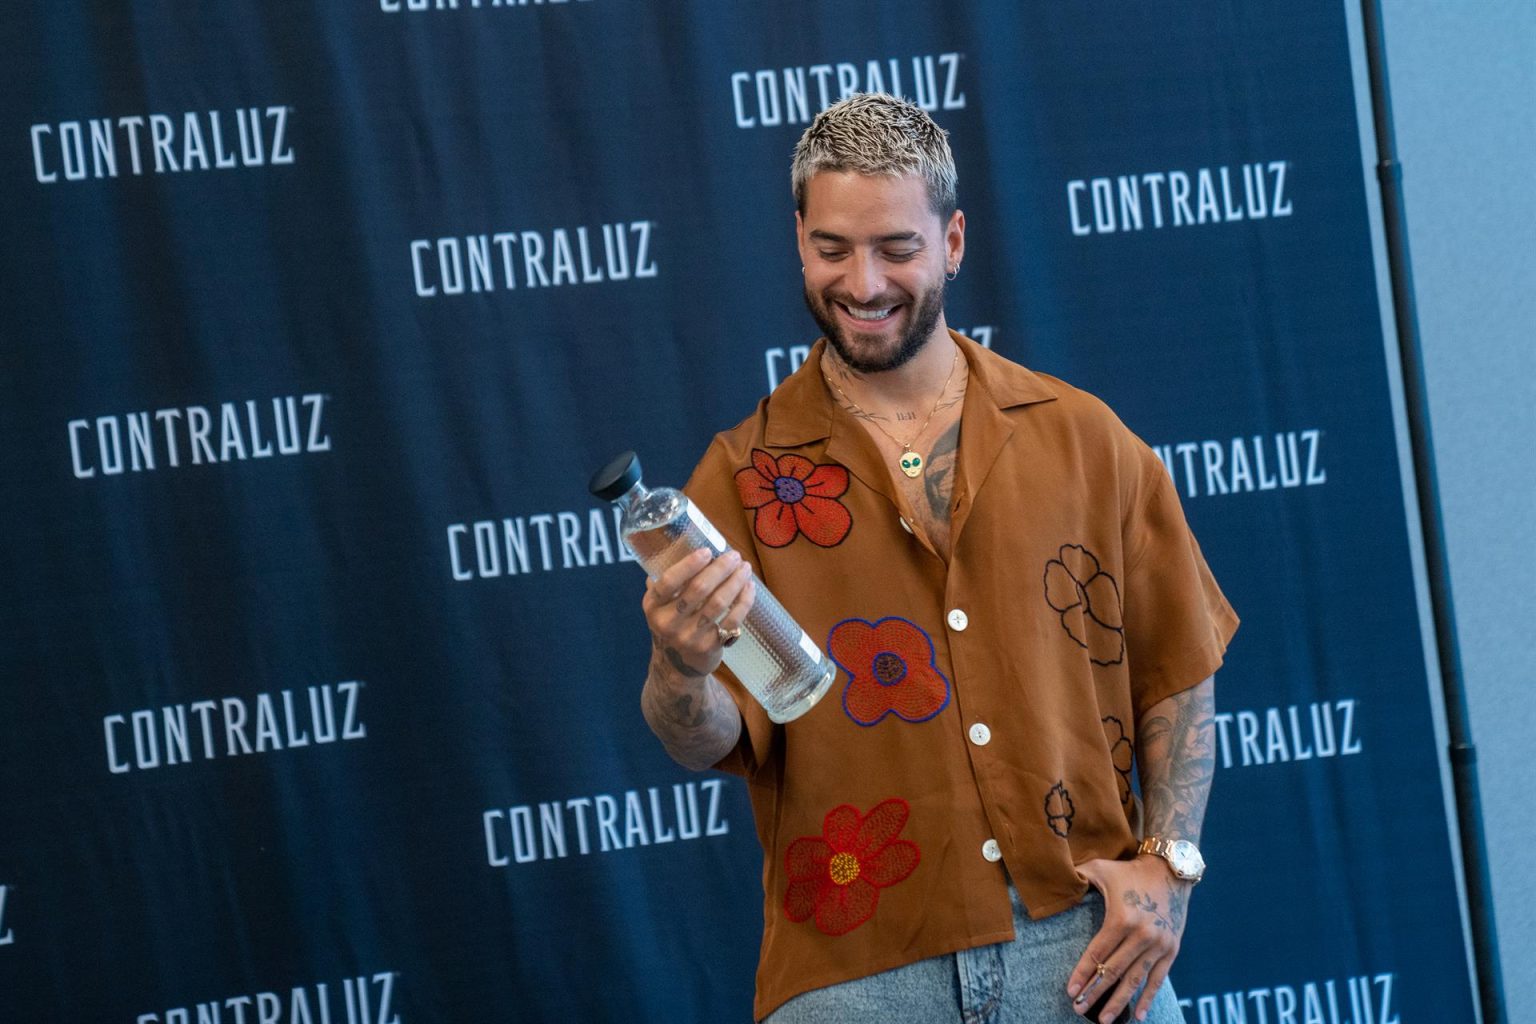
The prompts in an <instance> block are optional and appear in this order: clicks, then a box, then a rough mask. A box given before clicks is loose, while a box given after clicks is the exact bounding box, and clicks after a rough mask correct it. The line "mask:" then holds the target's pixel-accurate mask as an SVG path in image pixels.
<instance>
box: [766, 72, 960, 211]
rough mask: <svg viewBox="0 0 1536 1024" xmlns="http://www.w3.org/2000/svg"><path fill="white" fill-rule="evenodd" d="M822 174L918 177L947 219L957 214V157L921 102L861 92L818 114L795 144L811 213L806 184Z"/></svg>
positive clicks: (795, 166)
mask: <svg viewBox="0 0 1536 1024" xmlns="http://www.w3.org/2000/svg"><path fill="white" fill-rule="evenodd" d="M821 171H854V172H856V173H858V174H868V175H878V174H883V175H887V176H889V177H893V178H899V177H902V176H904V175H907V174H916V175H918V176H919V177H921V178H922V179H923V181H924V182H925V183H926V184H927V186H928V202H929V204H930V205H931V206H932V207H933V212H934V213H937V214H938V215H939V217H940V218H941V219H944V220H947V219H948V218H949V215H950V214H951V213H953V212H954V211H955V178H956V175H955V158H954V155H953V154H952V153H950V151H949V139H948V133H947V132H945V131H944V129H942V128H940V127H939V126H938V125H937V124H935V123H934V121H933V118H931V117H929V116H928V114H927V113H926V112H925V111H924V110H923V108H922V107H919V106H917V105H916V104H915V103H909V102H907V101H906V100H903V99H899V98H897V97H895V96H889V95H887V94H885V93H883V92H862V93H856V94H855V95H853V96H850V97H848V98H847V99H845V100H842V101H840V102H838V103H834V104H833V105H832V106H830V107H828V108H827V109H826V110H823V111H822V112H821V113H819V114H817V115H816V117H815V119H814V120H813V121H811V124H810V127H808V128H806V130H805V132H804V134H802V135H801V136H800V141H799V142H798V143H796V144H795V157H794V161H793V163H792V164H791V167H790V181H791V184H792V185H793V187H794V192H795V206H796V208H797V209H799V210H800V212H801V213H804V212H805V186H806V184H807V183H808V182H810V180H811V178H813V177H815V176H816V174H818V173H819V172H821Z"/></svg>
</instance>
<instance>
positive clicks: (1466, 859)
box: [1361, 0, 1508, 1024]
mask: <svg viewBox="0 0 1536 1024" xmlns="http://www.w3.org/2000/svg"><path fill="white" fill-rule="evenodd" d="M1361 8H1362V10H1363V12H1364V15H1365V55H1366V62H1367V65H1368V66H1369V69H1370V79H1371V109H1372V112H1373V115H1374V118H1375V127H1376V154H1377V160H1378V163H1377V165H1376V176H1377V177H1378V178H1379V179H1380V181H1381V212H1382V222H1383V224H1384V226H1385V229H1386V236H1387V261H1388V264H1389V266H1390V269H1391V278H1392V310H1393V313H1394V317H1395V319H1396V321H1397V348H1398V354H1399V358H1400V359H1401V360H1402V367H1403V397H1404V399H1405V404H1406V405H1407V407H1408V436H1409V439H1410V441H1411V443H1412V447H1413V476H1414V483H1415V487H1416V489H1417V491H1418V500H1419V521H1420V523H1421V525H1422V527H1423V534H1424V559H1425V563H1426V568H1427V570H1428V573H1429V599H1430V606H1431V608H1432V609H1433V614H1434V629H1435V649H1436V650H1437V651H1438V652H1439V657H1440V682H1441V686H1442V687H1443V688H1444V691H1445V717H1446V725H1447V729H1448V731H1449V733H1450V750H1449V754H1450V765H1451V780H1452V786H1453V788H1454V790H1455V795H1456V809H1457V815H1456V820H1457V824H1458V828H1459V832H1460V837H1461V860H1462V867H1463V870H1464V872H1465V874H1466V882H1467V912H1468V916H1469V917H1470V919H1471V925H1472V952H1473V958H1474V960H1475V961H1476V966H1477V991H1478V1001H1479V1003H1480V1004H1481V1005H1482V1010H1483V1024H1504V1022H1505V1021H1507V1020H1508V1017H1507V1015H1506V1013H1505V1009H1504V980H1503V974H1502V971H1501V969H1500V965H1499V939H1498V932H1497V929H1496V928H1495V927H1494V919H1493V894H1492V892H1491V889H1490V886H1489V876H1488V850H1487V846H1486V844H1485V843H1484V841H1483V812H1482V803H1481V800H1480V799H1479V797H1478V789H1477V748H1476V747H1475V746H1474V745H1473V743H1472V728H1471V723H1470V721H1469V719H1468V715H1467V694H1466V687H1465V685H1464V684H1463V682H1462V674H1461V649H1460V647H1459V646H1458V644H1457V639H1456V609H1455V605H1454V604H1453V603H1452V600H1451V577H1450V572H1449V569H1448V567H1447V561H1446V554H1445V528H1444V524H1443V523H1442V521H1441V516H1440V486H1439V481H1438V480H1437V479H1436V476H1435V458H1434V443H1433V436H1432V434H1431V433H1430V426H1429V399H1428V394H1427V391H1426V389H1425V386H1424V354H1423V351H1422V349H1421V348H1420V346H1419V320H1418V312H1417V310H1416V309H1415V307H1414V299H1413V271H1412V268H1411V266H1410V265H1409V261H1408V222H1407V218H1406V216H1405V214H1404V208H1403V168H1402V164H1400V163H1398V161H1397V142H1396V139H1395V137H1394V134H1393V130H1392V100H1391V95H1390V93H1389V92H1388V89H1387V49H1386V38H1385V36H1384V34H1383V32H1382V24H1381V0H1361Z"/></svg>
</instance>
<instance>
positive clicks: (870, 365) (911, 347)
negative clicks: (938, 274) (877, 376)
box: [805, 278, 944, 373]
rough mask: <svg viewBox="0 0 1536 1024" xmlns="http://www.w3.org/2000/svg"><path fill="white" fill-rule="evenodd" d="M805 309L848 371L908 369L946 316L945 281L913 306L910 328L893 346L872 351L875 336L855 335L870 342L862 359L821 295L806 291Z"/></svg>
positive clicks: (941, 280) (935, 286)
mask: <svg viewBox="0 0 1536 1024" xmlns="http://www.w3.org/2000/svg"><path fill="white" fill-rule="evenodd" d="M805 308H806V309H808V310H810V311H811V318H812V319H814V320H815V321H816V326H817V327H820V328H821V333H822V334H823V335H824V336H825V337H826V339H827V344H829V345H831V346H832V348H833V350H834V351H836V352H837V355H838V358H840V359H841V360H842V361H843V363H844V364H845V365H846V366H847V367H848V368H849V369H851V370H854V371H857V372H859V373H882V372H884V371H886V370H894V369H896V368H898V367H901V366H905V365H906V364H907V363H909V362H911V361H912V357H913V356H916V355H917V354H918V353H919V352H921V351H922V350H923V346H924V345H926V344H927V343H928V339H929V337H930V336H931V335H932V334H933V329H934V327H936V326H937V325H938V322H939V317H940V316H942V315H943V313H944V279H943V278H940V279H939V281H938V283H937V284H936V285H934V286H933V287H932V288H929V289H928V290H927V291H925V292H923V293H922V295H920V296H919V297H918V298H917V301H916V302H915V304H913V305H912V306H911V308H910V315H909V316H908V318H907V328H906V330H904V331H903V332H902V333H901V336H900V337H898V338H897V339H896V344H895V346H894V347H890V348H887V349H885V350H883V351H881V350H875V351H870V349H871V348H872V347H873V341H872V339H873V338H874V337H876V336H875V335H868V334H862V335H861V334H859V333H858V332H856V331H855V332H852V333H853V334H854V336H855V337H856V338H865V339H871V340H870V341H866V342H865V344H864V346H863V348H864V349H865V351H866V355H863V356H860V355H858V354H857V353H855V351H854V347H853V345H852V344H851V343H850V340H849V338H848V335H847V333H845V331H844V328H843V325H842V323H841V322H839V321H838V319H837V316H836V314H835V313H834V312H833V310H832V309H831V307H830V306H829V305H828V304H827V303H826V302H825V301H823V299H822V298H821V297H820V296H818V295H813V294H812V293H811V290H810V289H809V288H807V289H805Z"/></svg>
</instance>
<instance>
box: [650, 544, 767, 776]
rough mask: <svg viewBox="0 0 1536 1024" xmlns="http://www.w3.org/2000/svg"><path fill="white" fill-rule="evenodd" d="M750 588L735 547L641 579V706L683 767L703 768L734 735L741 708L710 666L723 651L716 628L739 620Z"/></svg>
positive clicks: (748, 604) (726, 747)
mask: <svg viewBox="0 0 1536 1024" xmlns="http://www.w3.org/2000/svg"><path fill="white" fill-rule="evenodd" d="M755 592H756V591H755V584H754V583H753V580H752V569H751V566H750V565H748V564H747V563H746V562H744V561H742V559H741V556H740V555H738V554H737V553H736V552H734V551H728V552H726V553H725V554H723V555H721V556H719V557H718V558H713V559H711V558H710V557H709V555H708V552H703V551H696V552H694V553H693V554H691V555H689V556H688V557H687V558H684V559H682V560H681V561H679V562H678V563H677V564H676V565H674V566H672V567H671V568H670V569H668V570H667V571H666V572H664V573H662V574H661V576H660V577H658V578H656V579H653V580H647V581H646V586H645V597H644V599H643V600H642V602H641V605H642V607H643V608H644V610H645V619H646V623H647V625H649V626H650V629H651V664H650V670H649V671H648V672H647V674H646V677H645V688H644V689H643V690H642V691H641V694H640V710H641V712H642V713H643V714H644V715H645V721H646V724H648V725H649V726H650V727H651V731H652V732H654V733H655V734H656V737H657V738H658V739H660V740H661V743H662V746H663V747H665V748H666V751H667V753H668V754H669V755H671V757H672V759H673V760H674V761H676V762H677V763H678V764H680V765H682V766H683V767H685V768H691V769H693V770H695V771H698V770H702V769H704V768H708V767H710V766H711V765H713V764H715V763H716V762H718V761H719V760H720V759H721V758H723V757H724V756H725V755H726V754H728V753H730V752H731V750H732V748H734V747H735V746H736V741H737V740H738V739H739V738H740V737H741V712H740V711H738V710H737V709H736V702H735V701H733V700H732V699H731V695H730V694H729V693H727V692H726V690H725V687H724V686H722V685H721V684H720V681H719V680H718V679H716V678H715V677H714V676H713V675H711V673H712V672H714V670H715V669H716V668H717V667H718V666H719V664H720V661H721V656H722V654H723V653H724V648H723V647H722V646H721V642H720V631H721V630H722V629H725V630H730V629H739V628H740V627H741V624H742V622H743V621H745V620H746V617H747V611H748V610H749V609H751V607H752V598H753V595H754V594H755Z"/></svg>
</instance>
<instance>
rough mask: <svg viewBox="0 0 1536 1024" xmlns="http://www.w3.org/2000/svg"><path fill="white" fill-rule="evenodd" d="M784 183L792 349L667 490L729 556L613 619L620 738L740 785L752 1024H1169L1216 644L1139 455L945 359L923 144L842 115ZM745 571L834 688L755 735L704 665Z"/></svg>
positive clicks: (750, 715)
mask: <svg viewBox="0 0 1536 1024" xmlns="http://www.w3.org/2000/svg"><path fill="white" fill-rule="evenodd" d="M792 179H793V185H794V194H795V200H796V204H797V210H796V214H795V225H796V237H797V241H798V245H799V252H800V258H801V261H802V263H803V266H804V275H805V302H806V305H807V306H808V307H809V309H810V311H811V315H812V316H813V317H814V318H815V319H816V322H817V324H818V326H819V327H820V328H821V331H822V335H823V337H822V340H821V341H819V342H818V343H817V344H816V346H815V347H814V348H813V349H812V350H811V354H810V356H809V358H808V359H807V360H806V362H805V364H804V365H803V366H802V367H801V368H800V369H799V370H798V371H797V372H796V373H795V374H794V375H792V376H791V377H790V378H789V379H787V380H786V381H784V383H783V384H781V385H780V386H779V387H778V389H776V390H775V391H774V392H773V394H771V395H770V396H768V397H767V398H766V399H764V400H763V402H762V403H760V404H759V406H758V408H757V410H756V411H755V412H754V413H753V414H752V415H751V416H749V417H748V418H747V419H746V420H744V421H742V423H741V424H740V425H738V426H737V427H735V428H734V429H732V430H729V431H726V432H725V433H723V434H720V435H719V436H717V437H716V438H715V440H714V443H713V444H712V445H711V446H710V448H709V450H708V452H706V453H705V456H704V458H703V460H702V461H701V462H700V463H699V466H698V468H697V469H696V470H695V471H694V475H693V478H692V480H691V481H690V482H689V484H688V487H687V491H688V493H689V495H690V496H691V497H692V499H693V500H694V501H695V502H696V503H697V504H698V505H699V506H700V507H701V509H702V510H703V511H704V512H705V514H706V515H708V516H709V518H710V519H711V520H712V521H713V522H714V523H715V525H716V526H717V527H719V528H720V530H721V532H722V533H724V534H725V535H726V537H727V539H728V540H729V542H730V546H731V549H732V550H731V551H729V552H728V553H726V554H724V555H721V556H719V557H717V558H714V559H712V560H711V559H710V558H709V556H708V554H707V553H696V554H695V555H693V556H691V557H690V558H688V559H685V560H683V561H681V562H679V563H678V564H677V565H675V566H673V567H672V568H671V569H670V570H668V571H667V572H666V573H664V574H663V575H662V576H661V577H660V578H658V579H655V580H651V581H649V582H648V583H647V586H646V593H645V597H644V599H643V607H644V610H645V614H646V618H647V622H648V624H649V626H650V628H651V632H652V634H653V637H652V639H653V648H654V650H653V655H652V658H651V664H650V670H649V673H648V675H647V678H646V683H645V688H644V690H643V691H642V698H641V704H642V710H643V711H644V714H645V717H646V720H647V722H648V723H649V724H650V726H651V729H652V730H653V731H654V732H655V733H656V735H657V736H658V737H659V738H660V739H661V740H662V742H663V744H664V745H665V747H666V749H667V750H668V752H669V753H670V754H671V755H672V756H673V757H674V758H675V759H676V760H677V761H679V762H680V763H682V764H684V765H687V766H689V767H692V768H707V767H711V766H714V767H718V768H721V769H724V770H727V771H731V772H735V773H737V774H740V775H742V776H744V777H745V778H746V780H747V782H748V787H749V792H750V795H751V799H752V805H753V812H754V816H755V819H756V824H757V832H758V838H759V840H760V841H761V842H762V845H763V850H764V857H765V860H764V870H763V883H764V894H765V899H764V934H763V944H762V950H761V956H760V961H759V968H758V978H757V999H756V1004H755V1016H756V1018H758V1019H768V1020H770V1021H772V1022H774V1024H801V1022H822V1021H826V1022H844V1021H851V1020H866V1019H868V1020H877V1019H883V1020H891V1021H921V1022H930V1021H935V1022H936V1021H955V1022H956V1024H960V1022H967V1024H968V1022H973V1021H974V1022H982V1021H986V1022H1020V1024H1022V1022H1029V1024H1042V1022H1044V1024H1049V1022H1053V1021H1063V1022H1069V1021H1074V1020H1077V1019H1078V1018H1079V1016H1081V1015H1091V1017H1092V1019H1094V1020H1099V1021H1103V1022H1109V1021H1112V1020H1115V1019H1117V1018H1123V1017H1124V1016H1126V1015H1134V1016H1135V1017H1136V1018H1137V1019H1142V1020H1150V1021H1154V1022H1157V1024H1169V1022H1175V1021H1179V1020H1180V1019H1181V1017H1180V1013H1179V1009H1178V1005H1177V1001H1176V999H1175V997H1174V995H1173V991H1172V988H1171V987H1170V986H1169V985H1168V984H1167V975H1168V970H1169V968H1170V966H1171V965H1172V964H1173V962H1174V958H1175V957H1176V956H1177V954H1178V950H1179V943H1180V939H1181V937H1182V935H1183V931H1184V923H1185V913H1186V909H1187V906H1188V901H1189V895H1190V890H1191V888H1192V887H1193V886H1194V884H1195V883H1196V882H1198V881H1199V878H1200V875H1201V873H1202V872H1203V870H1204V863H1203V861H1202V859H1201V857H1200V854H1199V851H1198V849H1197V846H1196V844H1197V843H1198V841H1199V833H1200V825H1201V820H1202V818H1203V816H1204V812H1205V804H1206V798H1207V794H1208V792H1209V788H1210V782H1211V775H1212V771H1213V768H1214V749H1213V735H1212V715H1213V686H1214V683H1213V678H1212V677H1213V674H1214V672H1215V670H1216V669H1217V667H1218V666H1219V665H1220V664H1221V660H1222V657H1223V655H1224V653H1225V650H1226V646H1227V642H1228V640H1229V639H1230V638H1231V636H1232V633H1233V631H1234V630H1235V629H1236V627H1237V619H1236V616H1235V615H1233V613H1232V610H1231V608H1230V607H1229V606H1228V605H1227V602H1226V600H1225V599H1224V598H1223V597H1222V594H1221V591H1220V589H1219V588H1218V587H1217V585H1216V583H1215V581H1214V580H1213V579H1212V577H1211V574H1210V571H1209V570H1208V568H1207V567H1206V564H1205V561H1204V559H1203V558H1202V557H1201V554H1200V550H1199V547H1198V546H1197V545H1196V543H1195V541H1194V538H1193V537H1192V536H1191V535H1190V533H1189V530H1188V528H1187V526H1186V524H1185V521H1184V517H1183V513H1182V511H1181V509H1180V506H1179V500H1178V495H1177V493H1176V492H1175V490H1174V488H1173V486H1172V483H1171V481H1170V480H1169V479H1168V476H1167V473H1166V472H1165V471H1164V470H1163V468H1162V464H1161V463H1160V462H1159V461H1158V459H1157V457H1156V456H1155V455H1154V454H1153V453H1152V452H1151V451H1150V450H1149V449H1148V448H1147V446H1146V445H1145V444H1143V443H1142V442H1141V441H1140V440H1138V439H1137V438H1136V437H1135V436H1134V435H1132V434H1131V433H1130V432H1129V431H1128V430H1127V429H1126V428H1125V427H1124V426H1123V425H1122V424H1121V423H1120V422H1119V420H1118V419H1116V418H1115V416H1114V415H1113V414H1112V413H1111V412H1110V411H1109V410H1108V409H1107V408H1105V407H1104V405H1103V404H1102V403H1100V402H1099V401H1097V400H1096V399H1094V398H1092V397H1091V396H1089V395H1087V394H1085V393H1084V392H1081V391H1078V390H1077V389H1075V388H1072V387H1071V386H1069V385H1067V384H1065V383H1063V382H1061V381H1059V380H1056V379H1054V378H1051V377H1048V376H1046V375H1044V374H1038V373H1033V372H1031V371H1029V370H1027V369H1025V368H1024V367H1022V366H1019V365H1017V364H1015V363H1012V362H1009V361H1008V360H1006V359H1004V358H1002V357H1001V356H998V355H996V354H994V353H992V352H990V351H988V350H986V349H984V348H982V347H981V346H978V345H976V344H975V343H974V342H971V341H970V340H968V339H966V338H964V337H962V336H960V335H959V334H956V333H955V332H953V331H951V330H949V329H948V326H947V324H946V322H945V318H944V286H945V281H946V279H953V278H954V276H955V275H956V274H958V273H959V272H960V267H961V263H962V260H963V258H964V256H965V229H966V224H965V216H964V214H963V213H961V212H960V210H959V209H958V208H957V207H956V199H955V186H956V175H955V167H954V160H953V157H952V156H951V154H950V150H949V145H948V142H947V141H946V138H945V134H944V132H943V131H942V130H941V129H940V128H939V127H938V126H937V125H935V124H934V123H933V121H932V120H931V119H930V118H929V117H928V116H927V114H925V113H924V112H923V111H922V110H921V109H919V108H917V107H915V106H913V105H912V104H910V103H906V102H904V101H901V100H898V99H895V98H893V97H890V96H884V95H879V94H864V95H859V96H854V97H852V98H850V99H847V100H844V101H843V102H841V103H838V104H837V105H835V106H833V107H831V108H829V109H827V110H826V111H823V112H822V113H821V114H820V115H818V116H817V117H816V119H815V120H814V121H813V122H812V124H811V125H810V127H809V128H808V129H807V130H806V132H805V134H804V135H803V136H802V138H801V139H800V143H799V145H798V146H797V148H796V150H795V156H794V163H793V169H792ZM754 571H755V573H756V575H757V576H758V577H759V578H761V579H762V580H763V581H764V583H765V584H766V585H767V586H768V587H769V588H770V589H771V590H772V591H773V592H774V594H775V595H776V596H777V597H778V598H779V599H780V601H782V602H783V604H784V605H785V607H786V608H788V609H789V610H790V612H791V613H792V614H793V615H794V616H795V617H796V619H798V620H799V622H800V623H801V624H802V625H803V626H804V627H805V628H806V630H807V631H808V632H809V633H810V634H811V636H813V637H815V638H817V639H818V640H819V641H821V643H822V646H823V647H824V649H825V650H826V652H827V654H828V656H830V657H831V658H832V659H833V660H834V661H835V662H836V664H837V666H838V669H839V674H838V680H837V683H836V685H835V688H834V689H833V690H832V691H830V692H829V695H828V698H827V699H824V700H822V701H821V703H820V704H818V705H817V706H816V707H815V708H813V709H812V710H811V711H810V712H808V713H807V714H806V715H804V716H803V717H801V718H799V719H796V720H795V721H793V722H791V723H789V724H787V725H775V724H774V723H772V722H770V721H769V720H768V718H767V716H766V715H765V714H764V712H763V710H762V709H761V708H760V707H759V706H758V705H757V704H756V703H755V702H753V700H752V699H751V698H750V697H749V696H748V695H747V694H746V692H745V691H744V690H743V689H742V688H741V686H740V685H739V684H738V683H737V681H736V680H735V679H734V678H732V677H731V675H730V673H729V672H728V671H727V670H725V669H724V668H722V666H721V654H722V650H723V645H724V644H725V643H726V642H729V641H730V640H732V639H733V638H734V636H735V635H736V631H737V630H739V628H740V626H741V624H742V622H743V621H744V619H745V617H746V613H747V611H748V609H749V608H750V607H751V604H752V600H753V597H754V594H755V583H754V581H753V573H754ZM1133 781H1134V782H1139V790H1140V795H1139V796H1138V794H1137V787H1136V786H1135V785H1133Z"/></svg>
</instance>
